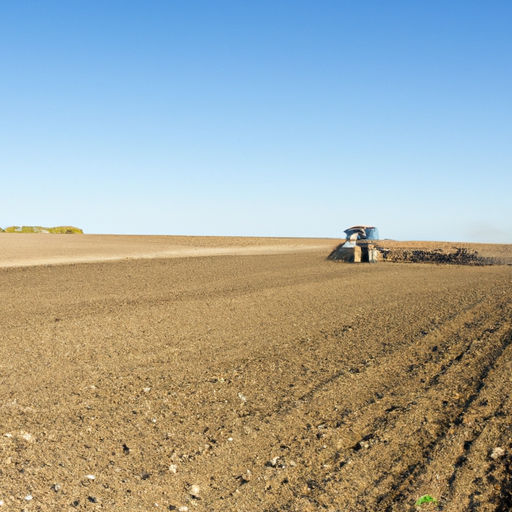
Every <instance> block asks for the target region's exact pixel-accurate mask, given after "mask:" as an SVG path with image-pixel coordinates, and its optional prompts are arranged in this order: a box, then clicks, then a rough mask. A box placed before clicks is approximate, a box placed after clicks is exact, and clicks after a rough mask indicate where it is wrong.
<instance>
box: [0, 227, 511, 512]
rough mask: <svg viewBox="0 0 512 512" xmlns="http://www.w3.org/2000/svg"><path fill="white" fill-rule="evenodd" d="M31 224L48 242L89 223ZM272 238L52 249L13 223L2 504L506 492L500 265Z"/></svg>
mask: <svg viewBox="0 0 512 512" xmlns="http://www.w3.org/2000/svg"><path fill="white" fill-rule="evenodd" d="M5 236H6V235H4V234H2V235H0V243H1V244H4V240H6V238H4V237H5ZM27 236H29V237H34V236H36V237H39V235H27ZM41 236H43V237H48V238H47V239H48V240H51V241H50V242H44V243H47V244H49V243H51V244H55V247H56V248H57V249H55V251H54V252H55V253H58V254H60V258H64V256H63V254H62V253H63V252H65V250H64V249H62V248H61V249H62V250H58V247H57V246H58V242H57V241H60V240H62V242H59V243H62V244H68V243H78V242H70V241H69V239H70V238H73V239H74V238H77V239H78V238H80V239H83V240H87V236H84V237H81V236H73V237H72V236H65V235H53V236H52V235H41ZM12 237H17V239H19V240H22V239H23V237H22V235H12ZM20 237H22V238H20ZM107 238H108V237H105V238H104V240H107ZM125 238H129V237H125ZM152 238H153V237H145V238H142V237H141V241H140V243H143V242H144V240H145V242H144V243H147V244H149V245H151V244H152V243H153V242H152ZM184 238H185V237H184ZM54 240H57V241H54ZM116 240H119V239H118V238H116V237H112V238H110V239H108V243H107V242H105V243H107V245H108V244H111V245H112V247H113V246H114V245H115V243H116ZM187 240H189V247H191V248H193V247H199V246H200V243H199V242H200V241H194V242H193V243H190V239H188V238H187ZM244 240H248V239H244ZM253 240H256V239H253ZM281 240H284V241H279V242H277V243H276V241H275V240H272V239H270V241H268V240H266V241H262V242H261V243H259V245H258V243H257V242H256V241H255V242H254V243H252V245H251V243H249V245H250V246H251V247H257V246H260V247H269V246H280V247H281V249H279V250H280V251H282V252H283V253H282V254H248V253H246V254H241V253H238V254H231V255H224V256H222V257H212V256H201V257H194V258H190V257H181V258H179V257H176V255H175V254H174V255H173V257H166V258H153V259H124V260H122V261H109V262H95V263H73V264H61V265H57V266H55V265H39V266H35V265H34V262H35V261H39V260H40V259H41V258H39V259H38V257H35V256H41V254H39V255H38V254H36V255H35V256H34V255H33V254H30V253H29V252H30V251H28V249H27V245H26V244H29V245H30V244H31V243H32V242H30V241H29V242H23V243H22V242H20V243H21V244H22V245H21V249H19V250H18V254H17V255H16V250H15V249H12V247H14V245H12V244H14V242H9V243H11V245H12V247H11V249H9V250H10V251H11V253H10V254H11V259H10V263H9V265H10V266H7V265H4V266H5V268H2V269H0V308H1V309H0V370H1V371H0V397H1V401H0V500H2V501H3V502H4V506H3V508H4V509H5V510H16V511H19V510H24V509H26V510H28V511H31V510H34V511H36V510H43V511H60V510H65V511H68V510H100V509H101V510H108V511H131V510H143V511H149V510H178V509H179V508H180V507H188V510H189V511H193V510H197V511H246V512H252V511H268V512H270V511H317V510H327V511H333V512H334V511H412V510H415V509H416V507H415V505H414V504H415V501H416V500H417V499H418V498H419V497H420V496H422V495H425V494H430V495H432V496H433V497H435V498H436V499H437V500H438V505H439V508H438V509H442V510H445V511H470V510H474V511H501V512H503V511H507V510H511V509H512V484H511V479H512V426H511V418H512V346H511V342H512V325H511V312H512V301H511V296H512V286H511V284H512V282H511V281H512V269H511V267H510V266H508V265H499V266H498V265H495V266H482V267H480V266H477V267H474V266H452V265H432V264H416V263H380V264H376V265H370V264H345V263H338V262H328V261H325V257H326V255H327V254H328V253H329V251H330V249H332V248H333V246H334V245H336V243H335V242H334V243H333V241H331V242H328V241H318V240H312V241H293V240H286V239H281ZM132 241H133V240H132ZM196 242H197V243H196ZM202 242H204V243H205V244H206V246H207V248H210V249H212V248H224V249H226V247H228V246H231V247H232V248H235V249H236V248H237V247H239V245H242V244H243V243H244V242H243V240H242V241H241V242H240V244H237V241H236V239H228V240H222V239H215V241H212V240H211V239H206V240H202ZM41 243H43V242H41ZM80 243H86V242H80ZM127 243H128V242H127ZM166 243H169V244H170V242H169V241H167V242H166ZM23 244H25V245H23ZM155 244H156V245H158V244H157V243H156V242H155ZM194 244H195V245H194ZM208 244H209V245H208ZM223 244H224V245H223ZM294 244H295V245H294ZM329 244H330V245H329ZM135 245H137V244H135ZM139 245H140V244H139ZM170 245H172V244H170ZM175 245H179V244H178V243H176V244H175ZM185 245H186V244H185ZM4 247H5V246H4ZM204 247H205V246H204V245H203V248H204ZM246 247H247V245H246ZM285 247H288V249H287V250H286V249H285ZM290 247H291V249H290ZM294 247H295V248H294ZM305 247H307V249H305ZM315 247H317V248H316V249H315ZM318 247H320V248H318ZM505 247H506V248H508V249H507V250H508V251H510V249H511V248H510V246H505ZM487 248H488V250H489V251H490V252H491V253H492V252H493V250H494V249H493V248H492V246H488V247H487ZM139 249H140V251H139V252H137V251H136V250H135V249H134V246H131V248H129V250H126V248H123V246H122V244H121V246H120V250H119V252H118V257H121V258H126V257H127V256H126V254H127V253H128V254H129V256H130V257H134V256H137V258H140V254H141V253H144V251H143V250H142V249H141V248H140V247H139ZM498 249H500V250H501V248H500V247H498ZM45 250H48V249H45ZM66 250H71V249H69V248H68V249H66ZM275 250H276V251H277V249H275ZM59 251H60V252H59ZM75 251H77V252H75V253H72V252H70V253H68V257H70V259H71V260H72V261H76V259H75V258H79V257H84V258H85V257H86V256H87V257H88V256H90V254H91V251H92V249H88V250H86V249H83V248H82V253H79V251H78V249H77V248H76V247H75ZM84 251H85V252H84ZM87 251H89V252H87ZM130 251H131V252H130ZM42 252H44V251H42ZM92 252H94V251H92ZM107 252H108V251H107ZM149 252H151V251H149ZM155 252H156V251H155ZM235 252H236V251H235ZM85 253H87V254H85ZM505 253H507V251H505ZM3 254H4V255H5V252H4V253H3ZM84 254H85V255H84ZM146 254H148V253H147V252H146ZM214 254H215V253H214ZM216 254H220V253H216ZM509 255H510V253H509V252H508V253H507V257H509ZM103 256H104V257H105V258H106V257H107V256H108V257H113V256H115V251H114V250H113V249H112V250H111V251H110V252H109V253H108V254H107V255H105V254H103ZM4 257H5V256H2V255H1V254H0V262H3V263H5V259H4ZM45 257H46V258H47V257H48V255H47V254H46V256H45ZM31 258H32V259H31ZM43 259H44V258H43ZM22 260H23V261H25V263H24V265H25V266H20V265H21V264H22V263H20V262H21V261H22ZM27 260H30V262H31V263H28V264H29V265H32V266H26V265H27ZM53 261H55V260H53ZM59 262H60V263H64V261H63V260H62V259H61V260H59ZM15 265H18V266H15ZM497 448H501V449H502V450H501V451H500V450H496V449H497ZM88 475H89V476H93V477H94V479H91V478H88ZM192 486H198V487H199V490H197V489H196V488H192ZM191 492H192V493H193V494H195V496H192V494H191ZM29 497H31V498H32V499H27V498H29ZM429 507H430V508H429ZM418 509H419V510H431V509H432V505H422V506H420V507H418ZM182 510H184V509H182Z"/></svg>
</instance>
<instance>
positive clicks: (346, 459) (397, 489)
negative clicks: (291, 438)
mask: <svg viewBox="0 0 512 512" xmlns="http://www.w3.org/2000/svg"><path fill="white" fill-rule="evenodd" d="M479 302H481V301H479ZM475 307H476V306H475ZM488 307H489V306H488ZM468 310H469V309H468V308H466V311H468ZM487 313H488V308H486V309H484V310H483V311H482V310H480V311H476V312H474V314H475V315H476V316H477V317H479V319H477V321H476V322H475V321H473V322H468V321H465V322H464V324H463V325H462V328H461V329H462V330H464V329H468V328H469V332H468V333H467V335H468V336H466V338H464V336H461V337H462V338H463V343H462V346H457V347H456V348H457V350H456V352H457V355H455V356H454V357H452V358H449V359H448V361H447V362H445V364H444V365H443V366H442V368H441V370H440V371H439V372H438V373H437V374H435V375H434V376H432V377H431V378H430V381H429V382H428V383H427V385H426V386H424V387H423V389H422V393H429V392H431V394H432V391H433V394H436V393H437V392H438V388H441V390H442V389H443V386H448V387H449V384H448V383H445V382H444V381H449V380H450V379H451V378H452V375H451V373H453V372H451V369H452V368H453V367H454V366H459V367H460V366H461V365H463V364H464V363H465V357H466V354H467V353H469V352H470V351H471V349H472V346H473V344H474V341H473V340H472V339H471V338H472V337H473V338H474V337H480V336H487V338H489V337H492V335H493V334H494V333H495V332H497V331H498V329H497V328H496V323H494V324H492V325H489V322H484V320H485V317H486V316H487ZM466 320H467V319H466ZM453 321H454V320H453V319H452V320H451V322H449V323H448V328H447V326H446V325H445V326H444V330H449V328H450V327H451V324H453ZM475 323H477V324H478V323H483V325H480V329H478V331H475ZM500 332H501V331H500ZM462 334H463V333H462ZM418 338H419V339H421V337H418ZM468 338H469V339H468ZM424 340H425V338H423V341H424ZM499 340H500V341H499V342H498V343H497V346H496V342H495V343H494V345H493V346H491V347H492V348H491V349H490V350H489V351H488V353H487V354H484V355H482V356H481V357H480V358H479V360H480V361H481V362H484V363H486V366H485V367H484V369H483V370H482V372H480V373H479V374H477V375H470V376H468V375H466V379H465V381H466V382H463V383H462V384H464V385H465V388H466V394H467V392H470V391H473V390H474V389H476V391H475V392H472V393H471V394H470V395H469V397H468V398H466V400H465V401H463V402H462V403H461V404H460V405H457V407H454V408H453V410H452V411H451V412H450V413H449V414H445V417H444V418H443V421H442V424H441V429H440V431H438V432H437V433H436V436H434V437H433V438H432V436H429V437H431V439H429V440H428V442H424V443H420V444H419V445H417V446H415V447H414V450H412V451H413V453H416V454H417V455H416V456H415V457H414V456H411V454H410V453H409V452H410V451H411V450H409V452H408V453H407V454H406V455H407V457H405V458H408V459H409V460H410V463H408V464H407V465H406V467H405V468H404V469H403V470H402V471H401V472H400V473H398V474H397V473H396V471H394V472H393V471H392V470H391V469H390V468H388V469H387V470H384V471H383V468H376V470H378V471H380V472H381V473H383V474H382V475H381V476H380V477H379V478H378V479H377V480H376V481H375V478H374V477H373V482H374V484H372V488H373V489H375V488H376V487H377V486H378V485H385V484H386V481H387V485H388V487H387V493H384V494H381V495H380V496H377V497H372V496H370V495H369V494H368V493H367V492H365V491H361V492H360V493H359V494H358V493H357V492H356V493H355V494H358V496H359V497H358V500H357V501H356V503H352V505H350V500H349V503H346V502H345V503H344V504H343V507H345V508H342V509H343V510H351V509H350V508H346V507H347V506H348V507H350V506H353V507H355V508H353V510H367V509H371V507H373V506H374V505H377V506H379V508H381V507H388V509H389V510H393V508H389V507H390V506H392V504H393V503H394V502H397V503H400V499H401V498H400V497H401V495H402V494H404V493H403V490H404V489H405V488H406V487H407V486H409V485H410V483H411V482H412V481H413V479H414V478H417V477H418V475H420V474H421V472H422V471H424V469H423V466H424V462H423V461H424V460H427V461H428V454H429V453H431V452H432V450H434V449H435V448H436V446H437V445H438V444H439V442H440V440H442V439H443V438H444V437H445V435H446V432H447V431H448V429H449V428H450V425H451V424H457V423H459V422H461V420H462V418H463V417H464V415H465V414H466V412H467V410H468V409H469V407H470V406H471V404H473V402H474V401H475V400H476V399H477V397H478V395H479V392H480V390H481V387H482V385H480V384H478V382H480V381H482V380H485V379H486V378H487V376H488V374H489V372H490V371H491V369H492V367H493V366H494V364H495V363H496V361H497V359H498V358H499V357H500V355H501V354H502V353H503V351H504V350H505V348H506V346H507V345H508V343H509V342H510V341H509V340H510V333H506V334H505V335H503V334H501V335H500V336H499ZM444 341H445V344H449V343H450V341H451V340H450V339H445V340H444ZM435 342H436V343H438V339H437V338H436V341H435ZM431 344H432V343H431ZM459 345H460V344H459ZM480 350H482V347H478V348H477V349H476V350H475V352H478V351H480ZM436 352H437V353H440V352H441V351H440V350H439V349H438V350H437V351H436ZM475 357H478V353H477V354H476V356H475ZM438 362H439V361H438ZM420 364H423V362H420ZM469 364H470V365H471V367H472V368H478V364H475V362H474V361H471V362H470V363H468V365H469ZM405 373H406V374H407V373H409V374H410V371H409V372H405ZM335 377H336V378H331V379H329V384H334V383H335V381H336V379H338V378H341V377H342V375H340V376H339V377H337V376H335ZM360 377H361V378H362V377H363V376H362V375H361V376H360ZM375 378H376V377H375V376H372V379H373V380H375ZM388 384H389V383H388ZM401 384H403V383H401V382H397V386H396V387H400V385H401ZM459 385H460V378H459ZM319 388H320V386H317V389H319ZM412 388H414V386H412ZM387 391H388V393H389V391H390V389H388V390H387ZM308 397H309V399H310V398H312V395H311V394H308ZM424 402H425V401H424ZM429 402H430V404H429ZM432 402H433V399H428V400H426V403H425V405H426V407H424V408H423V409H424V411H426V410H427V409H429V408H431V404H432ZM373 405H374V403H368V404H367V405H366V408H368V407H371V406H373ZM415 405H417V404H415V403H414V401H413V402H412V403H406V404H405V407H402V411H404V412H405V413H407V412H408V410H410V409H411V408H414V406H415ZM380 409H381V410H380V411H378V412H377V413H376V412H374V413H373V416H374V421H373V422H371V421H364V420H363V421H360V422H359V423H360V425H359V430H360V431H362V432H364V431H370V432H372V433H371V434H369V435H368V434H367V435H366V436H362V437H361V439H360V441H359V442H360V443H361V442H362V443H364V442H367V441H370V443H372V444H375V443H377V442H378V441H379V437H381V436H382V432H383V431H385V430H386V429H387V428H388V426H389V423H390V422H391V421H393V419H394V418H393V417H392V416H390V415H387V416H386V414H385V413H386V411H387V412H389V413H391V412H393V411H398V408H397V407H396V406H393V405H392V406H390V407H388V408H387V409H384V410H383V407H381V408H380ZM361 412H362V413H364V408H363V409H361ZM287 413H289V410H288V411H287ZM419 414H420V413H419V412H416V416H418V415H419ZM421 414H422V413H421ZM338 424H339V426H338V428H339V427H340V426H341V424H340V423H339V422H338ZM394 430H396V429H394ZM438 430H439V429H438ZM414 433H415V432H414V428H413V431H412V433H411V434H412V435H414ZM402 435H403V434H402ZM388 437H393V436H392V435H391V434H390V435H389V436H388ZM396 437H398V438H400V437H402V436H401V435H400V434H399V433H398V435H397V436H396ZM420 437H421V436H420ZM427 439H428V438H427ZM360 448H361V446H360V445H359V444H358V443H357V442H356V443H355V444H354V445H353V446H352V447H351V448H350V449H349V450H352V451H353V452H354V453H355V454H363V455H364V454H365V453H367V452H366V450H364V449H363V450H361V449H360ZM293 451H294V453H296V452H297V451H298V450H297V447H294V450H293ZM307 451H308V450H307V449H305V448H304V447H303V449H302V452H303V454H304V455H305V456H306V454H307ZM349 454H350V451H348V450H345V452H344V453H343V455H342V454H341V453H340V451H337V452H336V454H335V456H334V457H331V458H333V459H337V460H336V461H337V462H338V461H339V460H340V458H342V461H341V463H340V462H338V470H341V469H342V468H343V467H344V466H346V464H348V463H355V462H356V461H354V460H353V459H354V457H353V456H352V457H351V456H350V455H349ZM367 458H368V457H364V456H363V457H360V462H361V463H362V464H367V463H368V461H366V460H365V459H367ZM403 458H404V454H402V453H400V450H395V453H394V456H393V454H392V456H391V457H388V459H391V460H393V459H395V460H393V463H394V464H397V463H400V460H399V459H403ZM328 459H329V457H325V458H324V459H323V462H325V461H326V460H328ZM402 465H403V463H402ZM316 473H319V475H318V476H316V475H315V476H316V477H315V478H310V479H309V480H308V481H309V482H310V483H311V485H312V486H313V487H312V488H311V487H310V492H309V493H308V496H307V500H308V501H309V502H310V503H313V504H314V506H316V507H328V506H329V505H328V504H326V503H323V502H322V501H323V500H321V499H316V498H315V494H328V495H331V496H332V494H333V489H332V487H333V485H334V484H336V483H339V480H340V479H341V477H340V479H338V478H333V477H325V475H322V474H321V473H322V472H321V471H320V472H318V471H316ZM390 477H391V478H390ZM322 481H324V482H325V481H327V482H329V481H331V482H332V484H331V485H330V488H329V489H328V488H325V487H323V485H322V484H321V483H319V482H322ZM390 481H392V482H393V483H392V484H390V483H389V482H390ZM306 484H307V482H306ZM385 489H386V487H384V490H385ZM302 490H303V489H302ZM352 490H353V489H352ZM382 490H383V489H381V492H382ZM300 491H301V488H300V485H296V486H295V493H296V495H300V494H301V492H300ZM295 493H294V494H295ZM334 494H335V493H334ZM370 494H371V493H370ZM365 497H366V499H365ZM274 498H275V496H273V498H272V499H271V500H270V501H273V499H274ZM330 502H331V505H330V506H332V504H333V503H332V499H331V500H330ZM340 504H341V503H340ZM268 510H272V509H268ZM276 510H277V509H276ZM282 510H288V509H287V508H286V507H285V508H283V509H282ZM290 510H291V509H290Z"/></svg>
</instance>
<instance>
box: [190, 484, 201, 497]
mask: <svg viewBox="0 0 512 512" xmlns="http://www.w3.org/2000/svg"><path fill="white" fill-rule="evenodd" d="M199 491H200V489H199V485H192V486H191V487H190V490H189V494H190V496H192V497H193V498H199Z"/></svg>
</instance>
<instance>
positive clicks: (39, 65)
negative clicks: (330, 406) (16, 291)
mask: <svg viewBox="0 0 512 512" xmlns="http://www.w3.org/2000/svg"><path fill="white" fill-rule="evenodd" d="M0 99H1V103H0V226H1V227H6V226H10V225H43V226H56V225H63V224H64V225H69V224H71V225H75V226H78V227H81V228H83V229H84V231H86V232H87V233H119V234H169V235H172V234H185V235H248V236H252V235H254V236H304V237H333V238H336V237H341V236H342V235H343V233H342V232H343V230H344V229H345V228H347V227H348V226H351V225H353V224H371V225H376V226H377V227H378V228H379V230H380V234H381V236H382V237H383V238H394V239H399V240H448V241H473V242H503V243H512V2H510V0H506V1H493V0H480V1H472V0H463V1H456V0H450V1H446V0H428V1H427V0H423V1H422V0H407V1H395V0H389V1H385V2H384V1H381V0H373V1H369V0H358V1H353V0H347V1H342V0H337V1H328V0H325V1H322V0H287V1H284V0H268V1H267V0H232V1H223V0H215V1H212V0H208V1H206V0H204V1H200V0H197V1H196V0H187V1H183V0H180V1H177V0H176V1H172V0H165V1H164V0H162V1H160V0H139V1H132V0H119V1H117V0H107V1H105V0H101V1H99V0H73V1H69V0H62V1H54V0H45V1H44V2H42V1H40V0H23V1H3V2H0Z"/></svg>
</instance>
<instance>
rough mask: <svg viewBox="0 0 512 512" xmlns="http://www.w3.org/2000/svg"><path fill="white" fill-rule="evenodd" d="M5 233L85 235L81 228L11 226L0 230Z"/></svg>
mask: <svg viewBox="0 0 512 512" xmlns="http://www.w3.org/2000/svg"><path fill="white" fill-rule="evenodd" d="M0 232H3V233H53V234H63V235H75V234H78V235H83V234H84V232H83V231H82V230H81V229H80V228H75V227H73V226H57V227H55V228H44V227H42V226H10V227H8V228H5V229H1V228H0Z"/></svg>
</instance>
